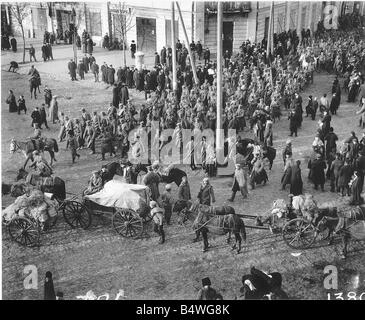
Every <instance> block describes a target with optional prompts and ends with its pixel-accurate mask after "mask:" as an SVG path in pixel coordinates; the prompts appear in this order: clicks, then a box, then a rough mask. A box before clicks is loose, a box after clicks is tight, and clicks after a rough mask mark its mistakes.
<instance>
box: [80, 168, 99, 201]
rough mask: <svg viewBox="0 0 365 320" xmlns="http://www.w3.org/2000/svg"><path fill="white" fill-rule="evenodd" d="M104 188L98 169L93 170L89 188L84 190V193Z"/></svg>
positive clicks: (92, 192)
mask: <svg viewBox="0 0 365 320" xmlns="http://www.w3.org/2000/svg"><path fill="white" fill-rule="evenodd" d="M102 188H103V180H102V178H101V176H100V173H99V171H98V170H94V171H93V172H92V175H91V178H90V180H89V184H88V186H87V188H86V189H85V190H84V191H83V195H84V196H86V195H89V194H94V193H96V192H98V191H100V190H101V189H102Z"/></svg>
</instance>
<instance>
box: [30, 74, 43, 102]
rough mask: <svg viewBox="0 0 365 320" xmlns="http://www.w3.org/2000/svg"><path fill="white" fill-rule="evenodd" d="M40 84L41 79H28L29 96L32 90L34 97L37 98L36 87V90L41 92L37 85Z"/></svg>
mask: <svg viewBox="0 0 365 320" xmlns="http://www.w3.org/2000/svg"><path fill="white" fill-rule="evenodd" d="M40 85H41V79H40V78H36V77H33V78H31V79H30V80H29V89H30V98H33V92H34V99H37V89H38V92H39V93H41V91H40V90H39V86H40Z"/></svg>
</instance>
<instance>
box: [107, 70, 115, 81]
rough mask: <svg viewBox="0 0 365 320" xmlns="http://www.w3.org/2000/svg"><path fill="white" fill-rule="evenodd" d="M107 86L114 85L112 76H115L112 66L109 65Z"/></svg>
mask: <svg viewBox="0 0 365 320" xmlns="http://www.w3.org/2000/svg"><path fill="white" fill-rule="evenodd" d="M107 75H108V84H114V81H115V79H114V75H115V69H114V68H113V66H112V65H110V67H109V68H108V73H107Z"/></svg>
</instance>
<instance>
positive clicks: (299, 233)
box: [282, 218, 317, 249]
mask: <svg viewBox="0 0 365 320" xmlns="http://www.w3.org/2000/svg"><path fill="white" fill-rule="evenodd" d="M282 234H283V239H284V241H285V242H286V244H287V245H288V246H289V247H290V248H293V249H307V248H309V247H310V246H311V245H312V244H313V243H314V241H315V240H316V236H317V232H316V228H315V227H314V225H313V224H311V223H310V222H308V221H307V220H305V219H303V218H297V219H292V220H290V221H289V222H287V223H286V224H285V225H284V227H283V230H282Z"/></svg>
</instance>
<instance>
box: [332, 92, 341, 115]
mask: <svg viewBox="0 0 365 320" xmlns="http://www.w3.org/2000/svg"><path fill="white" fill-rule="evenodd" d="M339 106H340V97H338V96H337V93H334V94H333V96H332V100H331V103H330V112H331V113H332V114H337V109H338V107H339Z"/></svg>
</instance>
